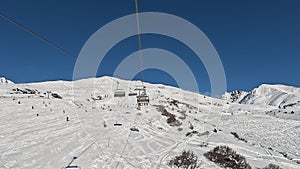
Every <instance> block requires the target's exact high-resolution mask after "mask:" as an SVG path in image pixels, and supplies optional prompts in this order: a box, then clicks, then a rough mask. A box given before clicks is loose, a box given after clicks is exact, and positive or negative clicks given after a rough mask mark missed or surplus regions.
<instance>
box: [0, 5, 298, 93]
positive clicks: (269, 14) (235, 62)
mask: <svg viewBox="0 0 300 169" xmlns="http://www.w3.org/2000/svg"><path fill="white" fill-rule="evenodd" d="M139 3H140V4H139V5H140V12H165V13H170V14H174V15H177V16H179V17H182V18H184V19H186V20H188V21H190V22H192V23H193V24H195V25H196V26H198V27H199V28H200V29H201V30H202V31H203V32H204V33H205V34H206V35H207V36H208V38H209V39H210V40H211V42H212V43H213V45H214V46H215V48H216V49H217V51H218V53H219V55H220V57H221V60H222V62H223V65H224V68H225V72H226V77H227V85H228V86H227V87H228V90H229V91H231V90H234V89H242V90H251V89H252V88H254V87H256V86H258V85H259V84H261V83H270V84H274V83H281V84H288V85H293V86H300V78H299V73H300V1H298V0H263V1H262V0H251V1H246V0H245V1H241V0H228V1H224V0H206V1H204V0H140V1H139ZM0 12H3V13H4V14H6V15H8V16H10V17H11V18H13V19H15V20H16V21H18V22H20V23H22V24H24V25H26V26H27V27H29V28H31V29H32V30H34V31H35V32H37V33H39V34H41V35H43V36H44V37H47V38H48V39H49V40H51V41H53V42H55V43H57V44H59V45H60V46H62V47H63V48H65V49H67V50H68V51H70V52H71V53H74V54H75V55H77V54H78V53H79V51H80V49H81V48H82V46H83V44H84V43H85V42H86V40H87V39H88V38H89V37H90V36H91V35H92V34H93V33H94V32H95V31H96V30H98V29H99V28H101V27H102V26H103V25H105V24H106V23H108V22H110V21H112V20H114V19H117V18H119V17H122V16H124V15H128V14H132V13H134V12H135V6H134V0H105V1H104V0H89V1H83V0H77V1H71V0H43V1H37V0H34V1H33V0H26V1H20V0H18V1H17V0H9V1H0ZM142 44H143V48H150V47H151V48H162V49H166V50H169V51H172V52H173V53H175V54H177V55H178V56H180V57H181V58H182V59H183V60H184V61H185V62H187V64H188V65H189V66H190V67H191V69H192V70H198V72H199V73H198V74H197V81H198V82H199V84H201V86H200V90H201V92H203V93H205V92H210V84H209V79H208V75H207V72H206V70H205V69H204V67H203V65H202V63H201V62H200V60H198V59H197V57H196V56H195V55H194V53H192V52H191V51H190V49H189V48H188V47H186V46H184V45H183V44H181V43H180V42H179V41H176V40H174V39H171V38H168V37H164V36H159V35H144V36H142ZM136 50H138V46H137V37H131V38H128V39H125V40H123V41H122V42H121V43H119V44H117V45H116V46H115V47H114V48H113V49H112V50H111V51H110V52H109V53H108V55H107V57H105V60H104V61H103V62H104V63H103V64H105V65H106V66H105V67H104V68H103V67H101V68H100V69H99V73H98V74H99V76H101V75H112V74H113V70H114V69H115V68H116V66H117V64H118V63H120V61H121V60H122V59H123V58H124V57H125V56H127V55H129V54H130V53H132V52H134V51H136ZM74 63H75V60H74V59H72V58H70V57H68V56H65V55H64V54H62V53H60V52H59V51H57V50H55V49H53V48H52V47H49V46H48V45H47V44H46V43H44V42H42V41H40V40H39V39H37V38H35V37H33V36H32V35H30V34H28V33H27V32H24V31H23V30H21V29H19V28H17V27H16V26H14V25H12V24H11V23H9V22H7V21H5V20H4V19H2V18H0V76H5V77H7V78H8V79H11V80H13V81H14V82H16V83H23V82H36V81H45V80H58V79H63V80H71V79H72V72H73V67H74ZM199 70H200V71H199ZM137 78H139V76H137ZM145 80H146V81H149V82H153V83H165V84H170V85H176V84H175V82H174V79H172V78H171V77H170V76H169V75H167V74H166V73H163V72H161V71H158V70H147V71H146V72H145Z"/></svg>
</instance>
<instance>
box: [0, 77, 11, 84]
mask: <svg viewBox="0 0 300 169" xmlns="http://www.w3.org/2000/svg"><path fill="white" fill-rule="evenodd" d="M0 84H13V82H12V81H10V80H7V79H6V78H4V77H0Z"/></svg>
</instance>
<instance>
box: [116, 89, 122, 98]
mask: <svg viewBox="0 0 300 169" xmlns="http://www.w3.org/2000/svg"><path fill="white" fill-rule="evenodd" d="M114 97H125V91H124V90H120V89H117V90H115V92H114Z"/></svg>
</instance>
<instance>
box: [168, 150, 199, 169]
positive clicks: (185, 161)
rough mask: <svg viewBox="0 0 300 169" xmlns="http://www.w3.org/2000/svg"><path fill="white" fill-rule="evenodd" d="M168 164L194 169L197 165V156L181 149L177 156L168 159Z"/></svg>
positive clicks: (184, 168)
mask: <svg viewBox="0 0 300 169" xmlns="http://www.w3.org/2000/svg"><path fill="white" fill-rule="evenodd" d="M169 166H171V167H177V168H183V169H195V168H198V167H199V164H198V157H197V155H195V154H194V153H193V152H191V151H183V152H182V153H181V154H180V155H179V156H176V157H175V158H174V159H172V160H170V162H169Z"/></svg>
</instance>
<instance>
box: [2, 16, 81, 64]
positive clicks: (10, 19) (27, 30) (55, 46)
mask: <svg viewBox="0 0 300 169" xmlns="http://www.w3.org/2000/svg"><path fill="white" fill-rule="evenodd" d="M0 17H2V18H3V19H5V20H6V21H8V22H10V23H12V24H13V25H15V26H17V27H19V28H20V29H22V30H24V31H26V32H28V33H30V34H31V35H33V36H35V37H36V38H38V39H40V40H41V41H44V42H46V43H47V44H48V45H49V46H51V47H53V48H55V49H57V50H59V51H60V52H61V53H63V54H65V55H67V56H69V57H72V58H73V59H76V58H77V57H76V56H75V55H74V54H72V53H70V52H69V51H67V50H66V49H64V48H62V47H60V46H59V45H57V44H55V43H54V42H52V41H50V40H48V39H47V38H45V37H43V36H42V35H40V34H38V33H36V32H34V31H33V30H31V29H30V28H28V27H26V26H24V25H22V24H21V23H19V22H17V21H15V20H14V19H12V18H10V17H8V16H7V15H5V14H4V13H2V12H0Z"/></svg>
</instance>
